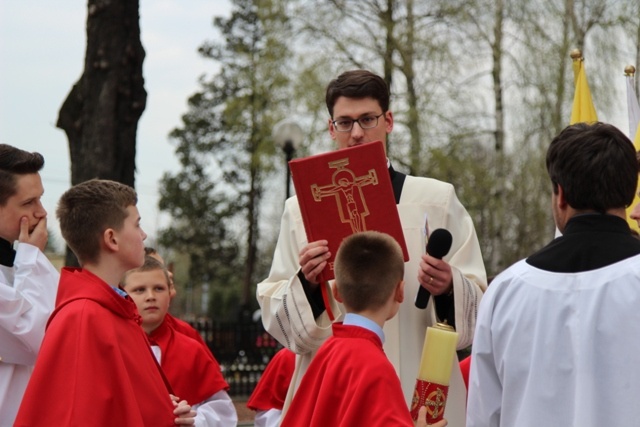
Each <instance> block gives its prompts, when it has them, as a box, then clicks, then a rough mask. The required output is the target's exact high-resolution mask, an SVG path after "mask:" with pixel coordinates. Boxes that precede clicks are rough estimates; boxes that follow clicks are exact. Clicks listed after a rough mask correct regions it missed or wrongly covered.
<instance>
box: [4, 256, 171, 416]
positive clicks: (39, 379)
mask: <svg viewBox="0 0 640 427" xmlns="http://www.w3.org/2000/svg"><path fill="white" fill-rule="evenodd" d="M169 392H170V390H169V388H168V387H167V385H166V384H165V381H164V377H163V375H162V372H161V370H160V369H159V367H158V364H157V363H156V361H155V359H154V357H153V354H152V353H151V348H150V347H149V342H148V340H147V338H146V335H145V333H144V331H143V330H142V328H141V327H140V316H139V315H138V310H137V309H136V305H135V304H134V303H133V302H132V301H131V300H130V299H128V298H127V299H125V298H123V297H122V296H120V295H118V294H117V293H116V292H115V291H114V290H113V289H112V288H111V287H110V286H109V285H107V284H106V283H105V282H104V281H102V280H101V279H100V278H98V277H97V276H95V275H93V274H91V273H90V272H88V271H86V270H82V269H70V268H64V269H63V270H62V274H61V276H60V285H59V289H58V296H57V299H56V308H55V310H54V312H53V314H52V315H51V317H50V318H49V323H48V324H47V330H46V333H45V336H44V340H43V342H42V347H41V348H40V353H39V355H38V359H37V360H36V364H35V368H34V371H33V375H32V376H31V380H30V381H29V385H28V386H27V390H26V392H25V395H24V398H23V400H22V404H21V405H20V409H19V411H18V416H17V419H16V424H15V426H19V427H22V426H43V427H45V426H46V427H50V426H52V425H56V426H92V427H113V426H167V427H168V426H174V419H175V416H174V415H173V403H172V402H171V399H170V398H169Z"/></svg>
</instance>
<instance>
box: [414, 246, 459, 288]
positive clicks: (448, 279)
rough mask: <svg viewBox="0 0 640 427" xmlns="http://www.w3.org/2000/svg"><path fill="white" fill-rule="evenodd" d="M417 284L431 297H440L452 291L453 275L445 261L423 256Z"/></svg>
mask: <svg viewBox="0 0 640 427" xmlns="http://www.w3.org/2000/svg"><path fill="white" fill-rule="evenodd" d="M418 282H420V284H421V285H422V287H423V288H425V289H426V290H428V291H429V292H430V293H431V295H442V294H446V293H448V292H451V291H452V290H453V273H452V272H451V266H450V265H449V263H447V262H446V261H443V260H441V259H438V258H434V257H432V256H431V255H428V254H424V255H422V259H421V260H420V268H419V270H418Z"/></svg>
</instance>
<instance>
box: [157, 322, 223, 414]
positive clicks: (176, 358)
mask: <svg viewBox="0 0 640 427" xmlns="http://www.w3.org/2000/svg"><path fill="white" fill-rule="evenodd" d="M149 339H150V340H151V342H152V343H154V344H157V345H158V346H159V347H160V350H161V352H162V353H161V357H160V366H162V370H163V371H164V374H165V375H166V377H167V379H168V380H169V384H171V388H173V393H174V394H175V395H176V396H178V397H179V398H180V399H184V400H186V401H187V402H189V404H191V405H195V404H197V403H201V402H202V401H204V400H205V399H208V398H209V397H211V396H213V395H214V394H215V393H217V392H219V391H220V390H228V389H229V385H228V384H227V382H226V381H225V380H224V378H223V377H222V372H221V370H220V365H219V364H218V362H217V361H216V360H215V358H214V357H213V356H212V355H211V353H209V352H207V351H206V350H205V349H204V348H202V345H201V344H200V343H199V342H197V341H196V340H194V339H191V338H189V337H187V336H186V335H184V334H181V333H180V332H177V331H175V330H174V329H173V328H172V327H171V326H170V324H169V322H168V321H167V317H166V316H165V320H164V322H162V324H161V325H160V326H159V327H158V328H157V329H156V330H155V331H153V332H152V333H151V335H150V336H149Z"/></svg>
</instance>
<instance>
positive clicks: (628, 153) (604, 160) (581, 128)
mask: <svg viewBox="0 0 640 427" xmlns="http://www.w3.org/2000/svg"><path fill="white" fill-rule="evenodd" d="M547 171H548V172H549V177H550V178H551V184H552V186H553V192H554V193H555V194H558V186H561V187H562V190H563V192H564V196H565V199H566V200H567V203H568V204H569V206H571V207H572V208H574V209H576V210H594V211H596V212H600V213H604V212H606V211H607V210H609V209H616V208H626V207H627V206H629V205H631V203H632V202H633V198H634V196H635V194H636V187H637V183H638V160H637V158H636V151H635V149H634V148H633V143H632V142H631V140H630V139H629V138H627V137H626V135H625V134H624V133H622V132H621V131H620V130H619V129H618V128H616V127H615V126H612V125H610V124H606V123H601V122H594V123H576V124H574V125H571V126H568V127H566V128H564V129H563V130H562V131H561V132H560V133H559V134H558V136H556V137H555V138H554V139H553V141H551V144H550V145H549V149H548V151H547Z"/></svg>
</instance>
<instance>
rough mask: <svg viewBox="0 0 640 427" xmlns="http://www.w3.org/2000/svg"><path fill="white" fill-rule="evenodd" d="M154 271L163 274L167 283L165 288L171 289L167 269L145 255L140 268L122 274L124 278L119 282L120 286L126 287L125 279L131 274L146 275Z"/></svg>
mask: <svg viewBox="0 0 640 427" xmlns="http://www.w3.org/2000/svg"><path fill="white" fill-rule="evenodd" d="M155 270H162V273H163V274H164V278H165V279H166V281H167V287H168V288H171V279H169V272H168V271H167V268H166V267H165V266H164V264H163V263H161V262H160V261H158V260H157V259H155V258H154V257H152V256H151V255H145V257H144V264H142V266H140V267H138V268H134V269H133V270H129V271H127V272H126V273H124V276H122V280H120V286H122V287H123V288H124V287H125V286H126V285H127V277H129V275H130V274H131V273H146V272H147V271H155Z"/></svg>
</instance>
